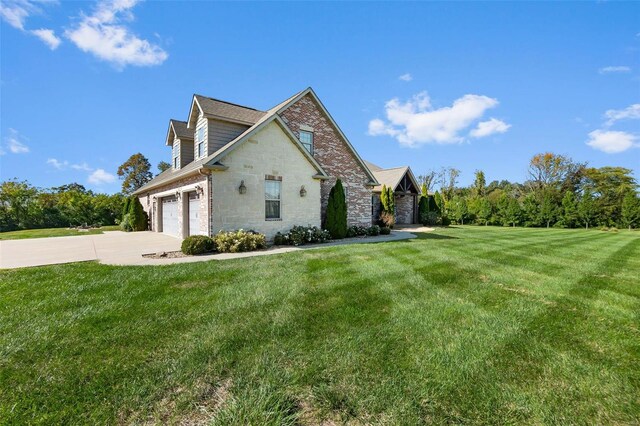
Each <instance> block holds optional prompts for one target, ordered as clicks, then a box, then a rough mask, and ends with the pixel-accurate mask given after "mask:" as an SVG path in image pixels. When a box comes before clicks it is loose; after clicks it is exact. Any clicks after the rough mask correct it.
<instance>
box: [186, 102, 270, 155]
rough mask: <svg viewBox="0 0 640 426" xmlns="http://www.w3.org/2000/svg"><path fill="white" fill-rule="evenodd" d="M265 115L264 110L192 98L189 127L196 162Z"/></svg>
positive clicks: (231, 139)
mask: <svg viewBox="0 0 640 426" xmlns="http://www.w3.org/2000/svg"><path fill="white" fill-rule="evenodd" d="M264 115H265V112H264V111H259V110H256V109H253V108H248V107H245V106H242V105H236V104H232V103H229V102H224V101H220V100H218V99H213V98H208V97H206V96H201V95H193V101H192V102H191V109H190V111H189V119H188V121H187V128H188V129H189V131H191V132H192V134H193V140H194V144H193V156H194V159H195V160H200V159H202V158H205V157H207V156H209V155H211V154H213V153H214V152H216V151H218V150H219V149H220V148H222V147H223V146H225V145H226V144H228V143H229V142H231V141H233V140H234V139H235V138H237V137H238V136H240V135H241V134H242V133H244V132H245V131H246V130H247V129H248V128H249V127H251V126H253V125H254V124H255V123H256V122H257V121H258V120H259V119H260V118H262V117H263V116H264Z"/></svg>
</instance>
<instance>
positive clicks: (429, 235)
mask: <svg viewBox="0 0 640 426" xmlns="http://www.w3.org/2000/svg"><path fill="white" fill-rule="evenodd" d="M412 234H414V235H416V236H417V239H418V240H458V239H459V237H452V236H450V235H442V234H435V233H433V232H412ZM409 241H410V240H409Z"/></svg>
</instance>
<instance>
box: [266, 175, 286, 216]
mask: <svg viewBox="0 0 640 426" xmlns="http://www.w3.org/2000/svg"><path fill="white" fill-rule="evenodd" d="M281 184H282V182H281V181H280V180H275V179H266V180H265V181H264V217H265V219H267V220H269V219H280V189H281Z"/></svg>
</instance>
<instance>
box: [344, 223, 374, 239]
mask: <svg viewBox="0 0 640 426" xmlns="http://www.w3.org/2000/svg"><path fill="white" fill-rule="evenodd" d="M368 229H369V228H365V227H364V226H357V225H354V226H350V227H349V229H347V238H353V237H364V236H365V235H367V230H368Z"/></svg>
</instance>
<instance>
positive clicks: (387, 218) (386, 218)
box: [380, 212, 396, 228]
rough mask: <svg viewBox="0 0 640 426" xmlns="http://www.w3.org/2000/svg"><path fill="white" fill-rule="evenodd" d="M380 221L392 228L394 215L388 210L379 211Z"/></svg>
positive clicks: (394, 221)
mask: <svg viewBox="0 0 640 426" xmlns="http://www.w3.org/2000/svg"><path fill="white" fill-rule="evenodd" d="M380 222H381V223H382V225H383V226H386V227H387V228H393V225H395V224H396V217H395V216H394V215H393V214H391V213H389V212H382V213H380Z"/></svg>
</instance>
